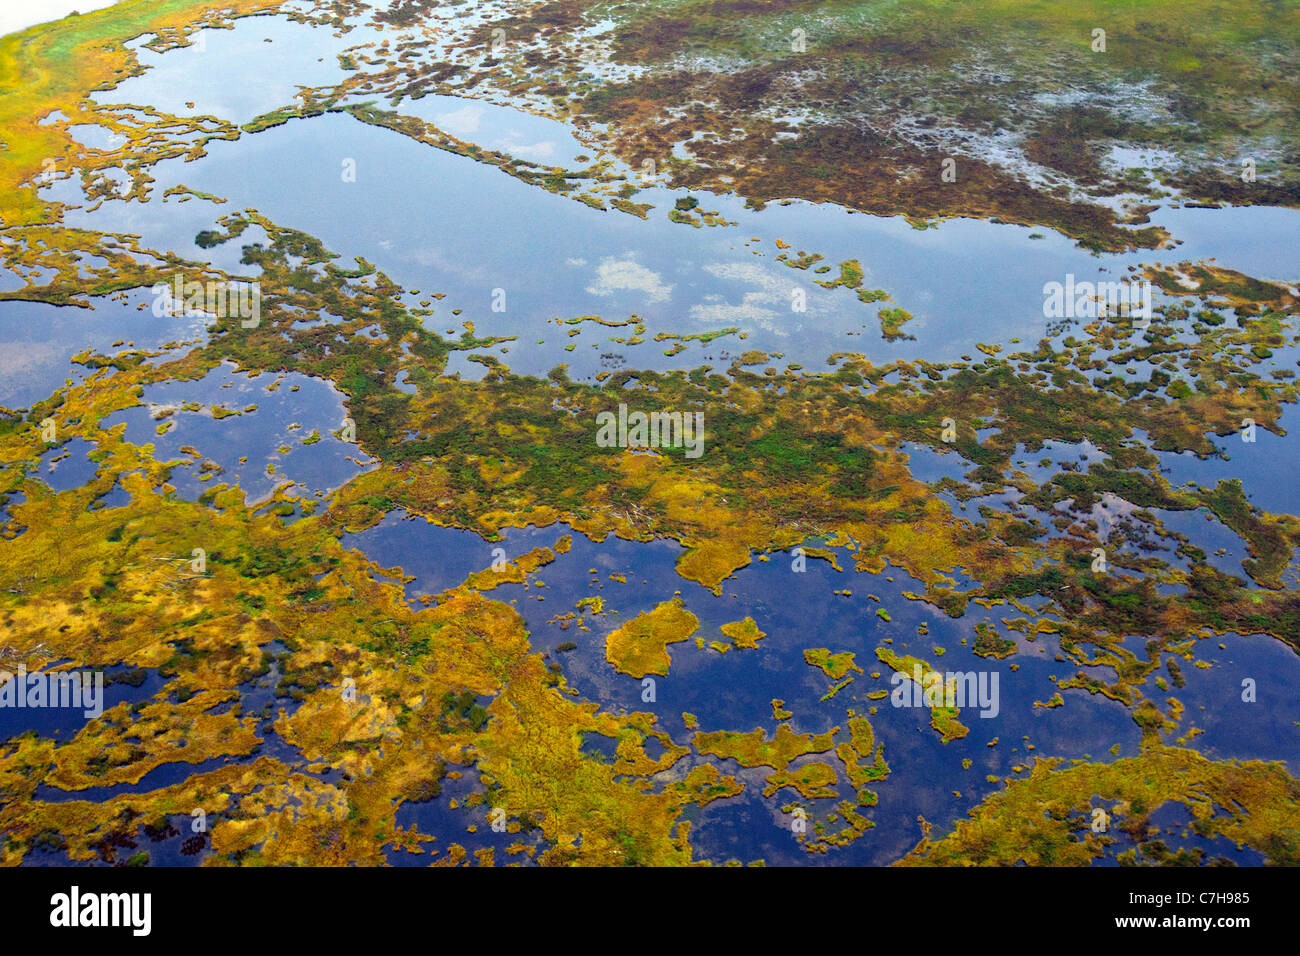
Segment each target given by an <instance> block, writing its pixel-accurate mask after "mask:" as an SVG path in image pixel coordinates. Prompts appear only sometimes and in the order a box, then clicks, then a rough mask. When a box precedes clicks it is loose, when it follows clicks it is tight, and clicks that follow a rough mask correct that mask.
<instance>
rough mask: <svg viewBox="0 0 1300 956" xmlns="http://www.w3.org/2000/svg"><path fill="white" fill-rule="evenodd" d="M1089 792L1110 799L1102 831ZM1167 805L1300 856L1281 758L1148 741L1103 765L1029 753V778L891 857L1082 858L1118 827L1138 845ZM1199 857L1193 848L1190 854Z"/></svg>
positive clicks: (1267, 848) (1208, 831)
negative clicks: (1216, 756) (1208, 752)
mask: <svg viewBox="0 0 1300 956" xmlns="http://www.w3.org/2000/svg"><path fill="white" fill-rule="evenodd" d="M1094 795H1095V796H1096V797H1100V798H1101V800H1103V801H1106V803H1107V804H1109V805H1110V806H1109V810H1108V813H1109V815H1110V816H1111V820H1110V823H1109V826H1108V828H1107V832H1105V833H1094V832H1093V831H1092V822H1093V804H1094ZM1169 803H1175V804H1182V805H1183V806H1185V807H1186V809H1187V811H1188V812H1189V813H1190V815H1191V817H1192V821H1193V828H1194V829H1195V830H1196V832H1197V834H1198V835H1199V836H1201V837H1205V838H1213V837H1216V836H1222V837H1225V838H1227V839H1228V840H1231V841H1232V842H1234V843H1237V844H1239V845H1241V844H1244V845H1246V846H1250V847H1253V848H1254V849H1256V850H1259V851H1260V852H1261V853H1263V854H1264V856H1265V857H1266V858H1267V859H1268V860H1269V861H1270V862H1271V863H1275V864H1282V865H1290V866H1294V865H1296V863H1297V862H1300V843H1298V842H1297V839H1296V834H1297V833H1298V832H1300V809H1297V808H1298V807H1300V781H1297V780H1296V779H1295V778H1293V777H1291V776H1290V775H1289V774H1288V773H1287V772H1286V769H1285V765H1284V764H1282V763H1263V762H1258V761H1251V762H1238V761H1213V760H1210V759H1208V758H1206V757H1204V756H1202V755H1201V754H1199V753H1197V752H1195V751H1193V750H1184V749H1178V748H1172V747H1152V748H1148V749H1147V750H1145V751H1144V752H1143V753H1142V754H1141V755H1140V756H1137V757H1125V758H1122V759H1119V760H1116V761H1114V762H1113V763H1109V764H1096V763H1082V762H1080V763H1076V764H1074V765H1068V764H1065V763H1064V761H1063V760H1061V759H1059V758H1050V759H1039V760H1035V761H1034V764H1033V767H1032V769H1031V771H1030V774H1029V776H1028V777H1025V778H1021V779H1018V780H1013V781H1011V782H1010V783H1008V784H1007V786H1006V788H1005V789H1004V790H1001V791H998V792H996V793H993V794H992V795H990V796H989V797H988V798H986V799H985V800H984V802H983V803H981V804H980V805H979V806H978V807H976V808H975V809H973V810H971V811H970V813H969V816H968V818H967V819H965V820H958V821H957V824H956V827H955V828H954V829H953V832H952V833H951V834H949V835H948V836H946V837H944V838H943V839H939V840H931V839H930V838H929V837H926V838H925V839H923V840H922V841H921V842H920V843H919V844H917V846H916V847H915V848H914V849H913V850H912V851H911V852H910V853H908V854H907V856H906V857H904V858H903V859H902V860H900V861H899V864H898V865H903V866H972V865H975V866H1014V865H1016V864H1018V863H1025V864H1028V865H1029V866H1086V865H1088V864H1090V863H1092V862H1093V861H1094V860H1095V859H1097V858H1099V857H1101V856H1102V855H1103V854H1104V853H1105V852H1106V849H1107V848H1108V847H1109V846H1111V845H1113V844H1114V843H1116V842H1117V840H1118V839H1119V838H1118V837H1116V836H1114V835H1112V833H1113V832H1114V831H1116V830H1119V831H1122V832H1124V833H1127V834H1130V835H1131V836H1132V837H1133V838H1134V839H1135V840H1136V842H1138V844H1139V852H1145V849H1146V846H1147V843H1148V841H1150V840H1152V839H1153V838H1154V832H1155V831H1154V829H1153V828H1152V826H1151V824H1150V817H1151V815H1152V814H1154V813H1155V812H1156V811H1157V810H1159V809H1160V808H1161V807H1162V806H1165V805H1166V804H1169ZM1133 856H1136V854H1133V853H1132V851H1130V857H1133ZM1203 856H1204V851H1202V850H1199V849H1197V850H1195V851H1194V853H1193V857H1194V859H1195V860H1196V861H1197V862H1200V861H1201V860H1202V858H1203ZM1130 862H1137V860H1134V859H1131V860H1130Z"/></svg>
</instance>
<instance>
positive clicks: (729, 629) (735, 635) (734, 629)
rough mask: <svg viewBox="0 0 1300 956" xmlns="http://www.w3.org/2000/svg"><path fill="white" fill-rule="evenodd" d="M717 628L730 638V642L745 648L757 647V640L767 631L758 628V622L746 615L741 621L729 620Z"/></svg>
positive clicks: (763, 636) (764, 635) (765, 635)
mask: <svg viewBox="0 0 1300 956" xmlns="http://www.w3.org/2000/svg"><path fill="white" fill-rule="evenodd" d="M718 630H720V631H721V632H722V633H723V634H725V635H727V637H729V638H731V643H732V644H734V645H735V646H736V647H738V648H744V649H746V650H752V649H754V648H756V647H758V642H759V641H761V640H762V639H763V638H765V637H767V633H766V632H765V631H760V630H759V629H758V624H757V623H756V622H755V621H754V619H753V618H752V617H746V618H745V619H744V620H741V621H730V622H728V623H726V624H723V625H722V626H721V627H719V628H718Z"/></svg>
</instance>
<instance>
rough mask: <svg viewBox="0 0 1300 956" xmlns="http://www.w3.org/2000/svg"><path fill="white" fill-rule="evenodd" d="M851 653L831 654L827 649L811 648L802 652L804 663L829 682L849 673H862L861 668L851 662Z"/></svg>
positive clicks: (852, 655)
mask: <svg viewBox="0 0 1300 956" xmlns="http://www.w3.org/2000/svg"><path fill="white" fill-rule="evenodd" d="M853 658H854V654H853V652H852V651H843V652H841V653H839V654H832V653H831V652H830V650H829V648H825V647H812V648H809V649H808V650H806V651H804V652H803V659H804V663H806V664H808V665H810V666H812V667H816V668H818V669H820V670H821V672H822V673H823V674H825V675H826V676H827V677H829V678H830V679H831V680H840V679H841V678H843V677H844V675H845V674H847V673H848V672H849V671H857V672H858V673H859V674H861V673H862V668H861V667H859V666H858V665H857V664H856V663H854V661H853Z"/></svg>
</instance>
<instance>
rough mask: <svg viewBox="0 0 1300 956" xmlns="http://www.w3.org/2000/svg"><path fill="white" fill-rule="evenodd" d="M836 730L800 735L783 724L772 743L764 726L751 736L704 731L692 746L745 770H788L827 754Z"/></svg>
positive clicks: (750, 734)
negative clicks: (805, 757) (809, 756)
mask: <svg viewBox="0 0 1300 956" xmlns="http://www.w3.org/2000/svg"><path fill="white" fill-rule="evenodd" d="M838 731H839V728H838V727H833V728H832V729H830V730H828V731H827V732H826V733H824V734H799V733H795V732H794V731H793V730H791V729H790V725H789V724H779V725H778V726H777V728H776V733H775V734H774V735H773V737H772V739H771V740H768V739H767V733H766V732H765V731H764V730H763V728H761V727H757V728H755V729H754V730H752V731H750V732H749V733H747V734H744V733H739V732H736V731H730V730H719V731H711V732H705V731H700V732H699V733H697V734H696V735H695V737H694V738H693V739H692V741H691V743H692V745H693V746H694V747H695V749H696V750H698V751H699V752H700V753H702V754H713V755H714V756H715V757H721V758H723V759H724V760H726V759H731V760H735V761H736V762H737V763H738V764H740V765H741V766H742V767H771V768H772V769H773V770H784V769H785V768H786V767H788V766H789V765H790V761H792V760H794V759H795V758H796V757H802V756H803V755H804V754H820V753H826V752H827V751H829V750H830V749H831V748H832V747H833V746H834V743H833V742H832V739H831V738H832V737H834V735H835V734H836V733H837V732H838Z"/></svg>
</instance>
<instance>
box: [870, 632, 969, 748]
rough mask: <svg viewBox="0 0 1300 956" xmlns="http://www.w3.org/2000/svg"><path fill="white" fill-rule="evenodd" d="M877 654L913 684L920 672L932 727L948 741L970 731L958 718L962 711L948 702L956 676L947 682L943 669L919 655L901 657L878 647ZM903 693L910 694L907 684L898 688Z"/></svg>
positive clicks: (952, 692)
mask: <svg viewBox="0 0 1300 956" xmlns="http://www.w3.org/2000/svg"><path fill="white" fill-rule="evenodd" d="M876 657H878V658H880V660H881V662H882V663H884V664H886V665H888V666H889V667H890V668H892V669H893V670H894V672H895V673H898V674H902V675H903V676H904V677H906V678H907V679H908V680H910V681H912V682H913V683H915V682H916V676H917V675H918V674H919V675H920V677H921V687H922V688H923V691H924V693H923V698H922V699H923V700H924V702H925V705H926V706H927V707H929V708H930V726H931V727H933V728H934V729H935V730H937V731H938V732H939V735H940V737H942V738H943V742H944V743H945V744H946V743H949V742H951V741H953V740H958V739H960V738H962V737H965V736H966V735H967V734H969V733H970V728H969V727H967V726H966V725H965V724H963V723H962V722H961V721H960V720H958V719H957V717H958V715H959V714H960V713H961V712H960V710H958V708H956V707H952V706H948V705H947V703H946V702H947V701H948V700H952V699H953V696H954V693H955V691H954V686H953V685H954V684H955V679H954V680H950V681H947V682H945V680H944V676H943V674H942V672H940V671H936V670H935V669H934V668H932V667H931V666H930V665H929V664H927V663H926V662H925V661H923V660H920V659H919V658H916V657H911V656H900V655H898V654H895V653H894V652H893V651H891V650H890V649H889V648H887V647H878V648H876ZM900 692H901V693H908V688H907V687H906V685H902V686H900V687H898V688H897V689H896V690H895V693H900Z"/></svg>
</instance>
